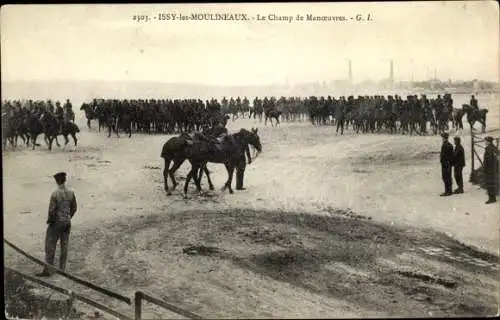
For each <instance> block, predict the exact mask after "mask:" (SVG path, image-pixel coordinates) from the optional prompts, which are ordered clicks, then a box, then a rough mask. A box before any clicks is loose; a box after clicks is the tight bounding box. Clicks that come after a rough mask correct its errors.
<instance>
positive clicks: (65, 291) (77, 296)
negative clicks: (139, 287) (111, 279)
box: [5, 267, 132, 320]
mask: <svg viewBox="0 0 500 320" xmlns="http://www.w3.org/2000/svg"><path fill="white" fill-rule="evenodd" d="M5 269H6V270H9V271H11V272H14V273H15V274H17V275H19V276H21V277H22V278H24V279H27V280H29V281H31V282H34V283H37V284H39V285H42V286H44V287H47V288H50V289H52V290H54V291H57V292H59V293H62V294H65V295H67V296H70V297H71V298H73V299H75V300H79V301H82V302H84V303H86V304H88V305H90V306H92V307H94V308H97V309H100V310H102V311H104V312H106V313H109V314H110V315H113V316H115V317H117V318H119V319H124V320H132V317H130V316H127V315H124V314H122V313H120V312H117V311H114V310H112V309H110V308H108V307H106V306H105V305H102V304H100V303H98V302H95V301H93V300H91V299H89V298H86V297H84V296H82V295H80V294H78V293H75V292H73V291H71V290H68V289H64V288H61V287H58V286H56V285H53V284H51V283H48V282H45V281H43V280H41V279H38V278H36V277H33V276H30V275H27V274H24V273H22V272H19V271H17V270H14V269H12V268H8V267H6V268H5Z"/></svg>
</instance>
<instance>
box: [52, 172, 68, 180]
mask: <svg viewBox="0 0 500 320" xmlns="http://www.w3.org/2000/svg"><path fill="white" fill-rule="evenodd" d="M54 179H56V180H61V179H66V172H58V173H56V174H55V175H54Z"/></svg>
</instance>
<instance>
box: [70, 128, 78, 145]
mask: <svg viewBox="0 0 500 320" xmlns="http://www.w3.org/2000/svg"><path fill="white" fill-rule="evenodd" d="M70 134H71V137H72V138H73V141H74V142H75V147H76V145H77V143H78V139H77V138H76V133H75V132H72V133H70Z"/></svg>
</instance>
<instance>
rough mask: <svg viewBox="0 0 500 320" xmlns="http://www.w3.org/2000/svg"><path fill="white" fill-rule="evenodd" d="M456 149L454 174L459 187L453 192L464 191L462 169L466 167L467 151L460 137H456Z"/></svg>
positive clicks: (454, 151) (454, 152) (454, 153)
mask: <svg viewBox="0 0 500 320" xmlns="http://www.w3.org/2000/svg"><path fill="white" fill-rule="evenodd" d="M453 141H454V142H455V150H453V175H454V176H455V181H456V182H457V186H458V188H457V189H455V191H453V193H464V178H463V175H462V170H463V169H464V167H465V152H464V147H463V146H462V144H461V143H460V137H454V138H453Z"/></svg>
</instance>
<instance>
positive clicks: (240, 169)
mask: <svg viewBox="0 0 500 320" xmlns="http://www.w3.org/2000/svg"><path fill="white" fill-rule="evenodd" d="M245 154H246V157H247V158H248V164H251V163H252V157H251V156H250V148H249V147H248V144H247V145H246V146H245V150H244V152H242V153H241V155H240V159H239V161H238V164H237V166H236V190H245V188H244V187H243V179H244V177H245V168H246V166H247V161H246V158H245Z"/></svg>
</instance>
